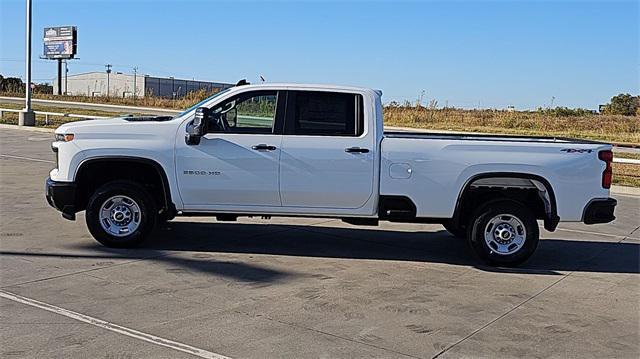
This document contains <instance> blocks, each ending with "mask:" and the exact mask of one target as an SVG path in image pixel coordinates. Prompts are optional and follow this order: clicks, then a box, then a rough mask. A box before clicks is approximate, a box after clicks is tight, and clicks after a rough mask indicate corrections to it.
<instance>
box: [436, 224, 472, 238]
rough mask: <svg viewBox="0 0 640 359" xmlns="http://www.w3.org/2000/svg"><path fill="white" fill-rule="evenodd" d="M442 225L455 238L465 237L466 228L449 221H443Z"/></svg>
mask: <svg viewBox="0 0 640 359" xmlns="http://www.w3.org/2000/svg"><path fill="white" fill-rule="evenodd" d="M442 226H443V227H444V229H446V230H447V232H449V233H451V234H452V235H453V236H454V237H456V238H467V229H466V228H461V227H459V226H455V225H453V223H451V222H446V223H443V224H442Z"/></svg>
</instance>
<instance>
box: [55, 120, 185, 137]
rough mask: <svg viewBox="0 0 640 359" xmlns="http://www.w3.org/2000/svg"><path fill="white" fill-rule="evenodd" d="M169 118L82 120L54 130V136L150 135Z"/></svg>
mask: <svg viewBox="0 0 640 359" xmlns="http://www.w3.org/2000/svg"><path fill="white" fill-rule="evenodd" d="M171 119H173V118H172V117H169V116H122V117H114V118H108V119H100V120H83V121H75V122H69V123H65V124H64V125H62V126H60V127H58V128H57V129H56V130H55V133H56V134H76V135H77V134H82V133H113V134H120V133H131V132H132V131H135V132H136V133H152V132H153V131H154V129H155V128H157V126H158V124H159V123H167V122H169V121H170V120H171Z"/></svg>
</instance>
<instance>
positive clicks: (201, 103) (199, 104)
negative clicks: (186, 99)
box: [176, 87, 231, 117]
mask: <svg viewBox="0 0 640 359" xmlns="http://www.w3.org/2000/svg"><path fill="white" fill-rule="evenodd" d="M229 90H231V87H228V88H226V89H224V90H221V91H219V92H217V93H215V94H214V95H213V96H209V97H207V98H206V99H204V100H202V101H200V102H198V103H197V104H195V105H193V106H191V107H189V108H188V109H186V110H184V111H182V112H180V114H178V115H177V116H176V117H180V116H183V115H185V114H186V113H187V112H189V111H192V110H195V109H196V108H198V107H200V106H202V105H203V104H205V103H206V102H207V101H209V100H211V99H213V98H216V97H218V96H220V95H222V94H223V93H225V92H228V91H229Z"/></svg>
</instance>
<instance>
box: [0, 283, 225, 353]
mask: <svg viewBox="0 0 640 359" xmlns="http://www.w3.org/2000/svg"><path fill="white" fill-rule="evenodd" d="M0 297H2V298H5V299H9V300H12V301H14V302H18V303H22V304H26V305H30V306H32V307H36V308H40V309H44V310H46V311H49V312H52V313H56V314H60V315H64V316H65V317H68V318H71V319H75V320H77V321H80V322H83V323H87V324H91V325H93V326H96V327H100V328H103V329H107V330H110V331H112V332H116V333H119V334H122V335H126V336H129V337H132V338H136V339H140V340H143V341H145V342H149V343H152V344H156V345H161V346H163V347H167V348H171V349H174V350H178V351H181V352H184V353H188V354H191V355H195V356H198V357H200V358H207V359H230V358H229V357H226V356H224V355H221V354H216V353H212V352H209V351H206V350H204V349H199V348H196V347H192V346H190V345H187V344H183V343H178V342H174V341H173V340H169V339H164V338H160V337H156V336H155V335H151V334H147V333H143V332H140V331H137V330H135V329H130V328H126V327H123V326H121V325H117V324H113V323H110V322H107V321H104V320H102V319H98V318H94V317H90V316H88V315H84V314H81V313H76V312H73V311H71V310H68V309H64V308H60V307H56V306H55V305H51V304H47V303H44V302H40V301H37V300H35V299H31V298H27V297H23V296H21V295H17V294H13V293H11V292H7V291H4V290H0Z"/></svg>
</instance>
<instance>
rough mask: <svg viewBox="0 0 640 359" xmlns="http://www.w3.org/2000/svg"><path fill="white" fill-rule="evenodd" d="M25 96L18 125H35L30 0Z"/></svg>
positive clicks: (29, 7)
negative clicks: (32, 105) (32, 91)
mask: <svg viewBox="0 0 640 359" xmlns="http://www.w3.org/2000/svg"><path fill="white" fill-rule="evenodd" d="M25 48H26V54H25V72H26V74H25V77H26V80H27V81H26V83H25V96H24V109H23V110H22V111H21V112H20V113H19V114H18V125H19V126H35V124H36V114H35V112H33V110H32V109H31V0H27V27H26V37H25Z"/></svg>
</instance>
